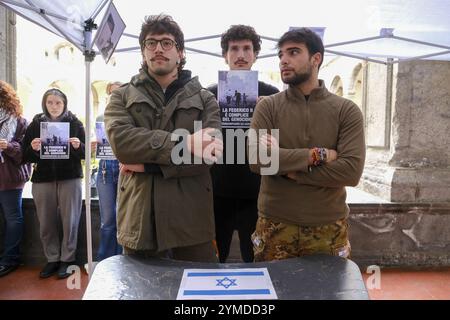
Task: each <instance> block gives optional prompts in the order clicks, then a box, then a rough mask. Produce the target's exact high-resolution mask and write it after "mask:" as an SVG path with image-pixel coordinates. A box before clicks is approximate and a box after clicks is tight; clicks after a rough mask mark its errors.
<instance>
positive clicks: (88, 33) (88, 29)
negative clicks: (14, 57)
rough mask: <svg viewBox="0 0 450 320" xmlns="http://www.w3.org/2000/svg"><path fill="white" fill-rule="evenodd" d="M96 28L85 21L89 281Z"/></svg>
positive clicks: (86, 197)
mask: <svg viewBox="0 0 450 320" xmlns="http://www.w3.org/2000/svg"><path fill="white" fill-rule="evenodd" d="M96 27H97V26H96V25H95V24H94V22H93V20H91V19H89V20H87V21H85V29H84V40H85V48H86V50H85V51H84V58H85V68H86V82H85V85H86V91H85V92H86V144H85V152H86V153H85V174H84V179H85V195H86V196H85V205H86V238H87V239H86V240H87V241H86V245H87V258H88V276H89V280H91V276H92V272H93V263H92V262H93V261H92V220H91V62H92V61H93V60H94V58H95V52H93V51H92V50H90V49H89V48H91V42H92V29H94V28H96Z"/></svg>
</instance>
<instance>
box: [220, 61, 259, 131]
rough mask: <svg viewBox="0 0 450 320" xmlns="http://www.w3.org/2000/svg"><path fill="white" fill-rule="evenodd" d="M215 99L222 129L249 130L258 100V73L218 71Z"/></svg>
mask: <svg viewBox="0 0 450 320" xmlns="http://www.w3.org/2000/svg"><path fill="white" fill-rule="evenodd" d="M217 99H218V102H219V107H220V117H221V121H222V128H224V129H227V128H228V129H248V128H250V122H251V119H252V116H253V112H254V111H255V106H256V101H257V99H258V71H247V70H231V71H219V82H218V87H217Z"/></svg>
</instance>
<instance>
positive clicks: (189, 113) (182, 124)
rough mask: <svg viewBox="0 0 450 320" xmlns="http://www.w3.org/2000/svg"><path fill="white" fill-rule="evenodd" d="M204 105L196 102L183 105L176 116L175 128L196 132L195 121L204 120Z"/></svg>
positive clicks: (179, 107) (176, 111) (176, 112)
mask: <svg viewBox="0 0 450 320" xmlns="http://www.w3.org/2000/svg"><path fill="white" fill-rule="evenodd" d="M202 112H203V105H202V104H201V103H200V102H198V103H196V102H195V101H187V102H184V103H181V104H180V105H179V106H178V107H177V109H176V110H175V114H174V125H175V128H177V129H179V128H183V129H186V130H188V131H189V132H191V133H192V132H194V129H197V128H195V127H194V121H200V120H201V119H202Z"/></svg>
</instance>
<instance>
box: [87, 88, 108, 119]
mask: <svg viewBox="0 0 450 320" xmlns="http://www.w3.org/2000/svg"><path fill="white" fill-rule="evenodd" d="M107 84H108V81H106V80H97V81H94V82H92V85H91V89H92V98H93V108H94V110H93V111H94V117H97V116H99V115H100V114H102V113H103V112H104V111H105V107H106V103H107V98H108V95H107V94H106V85H107Z"/></svg>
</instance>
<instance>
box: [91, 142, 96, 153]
mask: <svg viewBox="0 0 450 320" xmlns="http://www.w3.org/2000/svg"><path fill="white" fill-rule="evenodd" d="M96 151H97V141H95V140H93V141H91V153H94V154H95V152H96Z"/></svg>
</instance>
